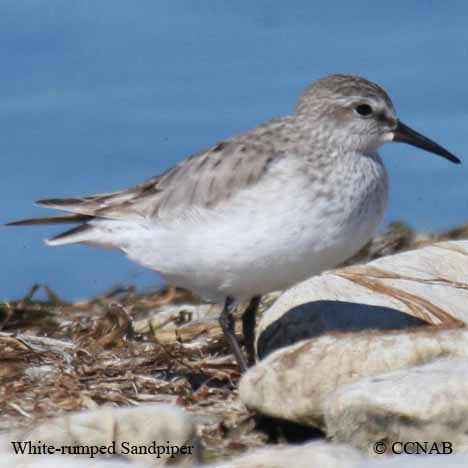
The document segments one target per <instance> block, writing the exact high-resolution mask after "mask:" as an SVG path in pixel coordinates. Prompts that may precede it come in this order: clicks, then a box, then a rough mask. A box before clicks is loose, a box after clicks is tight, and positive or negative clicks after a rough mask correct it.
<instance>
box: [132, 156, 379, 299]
mask: <svg viewBox="0 0 468 468" xmlns="http://www.w3.org/2000/svg"><path fill="white" fill-rule="evenodd" d="M301 164H302V167H301ZM327 185H328V188H329V189H330V190H325V189H324V186H323V185H322V184H321V182H319V181H317V180H315V179H313V180H311V178H310V176H308V175H307V174H306V173H305V171H304V167H303V161H302V162H301V161H295V160H294V159H289V158H285V159H284V161H283V163H281V164H279V165H278V166H277V167H276V168H275V170H274V171H272V172H271V173H270V174H269V175H268V176H265V177H264V180H262V181H261V182H260V183H258V184H256V185H255V186H253V187H252V188H250V189H245V190H243V191H240V192H239V193H238V194H237V195H235V196H234V197H232V198H231V199H229V200H228V201H226V202H225V203H223V204H221V205H219V206H218V207H217V208H216V209H214V210H205V209H204V210H197V211H193V212H191V213H190V216H186V217H184V218H182V219H179V220H175V221H171V222H170V223H165V224H161V223H159V224H157V223H155V224H152V225H145V226H139V227H135V233H134V234H133V236H132V238H133V241H131V242H128V246H127V248H126V249H125V250H126V252H127V254H128V256H129V257H130V258H131V259H133V260H135V261H137V262H139V263H141V264H143V265H145V266H146V267H149V268H151V269H154V270H156V271H159V272H160V273H161V274H162V275H163V276H165V277H166V278H167V279H168V280H169V281H171V282H172V283H174V284H177V285H180V286H183V287H186V288H188V289H191V290H192V291H194V292H196V293H198V294H200V295H201V296H203V297H205V298H207V299H210V300H215V301H221V300H223V299H224V298H225V297H226V296H227V295H230V296H233V297H235V298H236V299H239V300H244V299H248V298H250V297H252V296H254V295H257V294H264V293H266V292H269V291H273V290H279V289H284V288H286V287H288V286H290V285H292V284H294V283H297V282H298V281H302V280H303V279H306V278H307V277H309V276H312V275H314V274H318V273H320V272H322V271H323V270H325V269H329V268H333V267H335V266H336V265H338V264H339V263H341V262H343V261H345V260H346V259H347V258H349V257H350V256H352V255H353V254H354V253H355V252H356V251H357V250H359V249H360V248H361V247H362V246H363V245H364V244H365V243H366V242H367V241H368V240H369V239H370V237H371V236H372V234H373V233H374V231H375V229H376V228H377V227H378V225H379V224H380V222H381V220H382V217H383V214H384V211H385V206H386V201H387V177H386V173H385V169H384V167H383V164H382V162H381V160H380V158H379V157H378V156H377V155H375V156H373V157H364V156H362V155H356V154H350V155H347V156H343V158H342V160H340V163H339V167H336V168H335V170H334V171H333V177H332V178H331V179H328V180H326V184H325V188H327Z"/></svg>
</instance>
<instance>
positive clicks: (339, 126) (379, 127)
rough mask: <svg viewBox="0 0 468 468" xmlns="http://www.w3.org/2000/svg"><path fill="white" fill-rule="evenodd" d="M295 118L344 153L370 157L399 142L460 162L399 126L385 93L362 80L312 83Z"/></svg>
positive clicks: (348, 77)
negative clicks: (359, 153)
mask: <svg viewBox="0 0 468 468" xmlns="http://www.w3.org/2000/svg"><path fill="white" fill-rule="evenodd" d="M296 115H297V116H298V117H299V118H304V119H305V120H306V121H307V120H308V121H310V122H313V128H314V129H316V130H315V131H316V132H317V133H319V134H320V138H321V139H322V140H323V139H327V138H328V139H329V140H330V141H329V143H330V144H332V145H339V146H340V147H341V148H342V149H343V150H345V151H346V150H348V151H358V152H362V153H364V154H372V153H375V152H376V151H377V149H378V148H379V147H380V146H381V145H383V144H384V143H389V142H403V143H407V144H409V145H413V146H417V147H418V148H421V149H423V150H426V151H429V152H431V153H434V154H437V155H439V156H442V157H444V158H446V159H448V160H449V161H452V162H454V163H460V160H459V159H458V158H457V157H456V156H454V155H453V154H452V153H450V152H449V151H447V150H446V149H445V148H443V147H442V146H440V145H438V144H437V143H435V142H434V141H432V140H430V139H429V138H427V137H425V136H424V135H421V134H420V133H418V132H416V131H415V130H413V129H411V128H410V127H408V126H407V125H405V124H404V123H402V122H401V121H400V120H399V119H398V117H397V114H396V112H395V108H394V107H393V103H392V101H391V99H390V98H389V96H388V95H387V93H386V92H385V91H384V90H383V89H382V88H381V87H380V86H378V85H376V84H375V83H372V82H371V81H369V80H366V79H365V78H361V77H358V76H353V75H331V76H327V77H325V78H322V79H320V80H318V81H316V82H315V83H312V85H311V86H309V88H307V89H306V91H305V92H304V93H303V95H302V96H301V97H300V99H299V102H298V104H297V107H296ZM315 136H317V135H315Z"/></svg>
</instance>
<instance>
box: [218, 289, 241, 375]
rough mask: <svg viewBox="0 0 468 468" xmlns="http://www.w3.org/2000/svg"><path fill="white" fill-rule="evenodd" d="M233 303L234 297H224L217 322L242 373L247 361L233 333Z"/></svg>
mask: <svg viewBox="0 0 468 468" xmlns="http://www.w3.org/2000/svg"><path fill="white" fill-rule="evenodd" d="M233 305H234V299H233V298H232V297H230V296H228V297H226V300H225V302H224V308H223V311H222V312H221V315H220V316H219V324H220V325H221V329H222V330H223V333H224V336H225V337H226V340H227V342H228V343H229V347H230V348H231V351H232V353H233V354H234V356H235V357H236V361H237V364H239V368H240V371H241V372H242V373H243V372H245V371H246V370H247V361H246V359H245V356H244V355H243V354H242V351H241V349H240V346H239V342H238V341H237V338H236V333H235V320H234V316H233V315H232V307H233Z"/></svg>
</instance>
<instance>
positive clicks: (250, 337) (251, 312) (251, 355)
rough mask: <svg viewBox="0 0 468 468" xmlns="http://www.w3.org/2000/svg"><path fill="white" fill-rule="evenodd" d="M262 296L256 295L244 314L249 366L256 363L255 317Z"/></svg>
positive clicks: (243, 321)
mask: <svg viewBox="0 0 468 468" xmlns="http://www.w3.org/2000/svg"><path fill="white" fill-rule="evenodd" d="M261 298H262V296H254V297H253V298H252V299H251V300H250V302H249V305H248V307H247V309H246V310H245V312H244V315H243V316H242V333H243V335H244V344H245V349H246V351H247V363H248V365H249V366H253V365H254V364H255V317H256V315H257V310H258V306H259V304H260V299H261Z"/></svg>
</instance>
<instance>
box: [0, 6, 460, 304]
mask: <svg viewBox="0 0 468 468" xmlns="http://www.w3.org/2000/svg"><path fill="white" fill-rule="evenodd" d="M467 24H468V3H467V2H463V1H459V2H456V1H452V2H420V1H402V0H398V1H397V0H395V1H393V2H386V3H384V2H370V1H369V2H330V1H329V0H327V1H315V2H311V1H310V0H296V1H292V2H275V1H273V0H271V1H258V0H257V1H256V2H252V1H248V0H243V1H240V0H236V1H235V2H233V1H229V2H228V1H219V0H218V1H213V0H197V1H191V0H186V1H174V0H166V1H163V0H158V1H157V2H156V1H154V0H146V1H145V0H139V1H138V2H129V1H123V0H122V1H117V0H100V1H99V2H95V1H84V0H80V1H79V2H70V1H66V0H61V1H59V0H24V1H21V0H2V1H1V2H0V44H1V49H0V57H1V72H0V128H1V131H0V163H1V169H2V179H1V180H2V182H1V184H0V196H1V199H2V200H3V203H2V211H1V216H0V221H2V222H4V221H8V220H11V219H16V218H18V217H20V218H21V217H29V216H37V215H42V214H44V213H47V211H45V210H41V209H39V208H36V207H34V206H32V204H31V202H32V201H33V200H36V199H40V198H44V197H49V196H54V197H60V196H71V195H83V194H92V193H96V192H104V191H112V190H116V189H120V188H125V187H126V186H129V185H131V184H135V183H138V182H140V181H142V180H144V179H145V178H147V177H149V176H151V175H154V174H157V173H158V172H160V171H163V170H164V169H166V168H167V167H169V166H171V165H172V164H174V163H175V162H176V161H178V160H180V159H182V158H184V157H186V156H187V155H189V154H190V153H193V152H195V151H198V150H200V149H202V148H204V147H207V146H209V145H211V144H213V143H214V142H216V141H219V140H221V139H223V138H225V137H227V136H229V135H231V134H232V133H235V132H239V131H241V130H244V129H248V128H249V127H252V126H255V125H256V124H258V123H260V122H262V121H263V120H266V119H268V118H271V117H274V116H278V115H282V114H285V113H288V112H290V111H291V109H292V108H293V106H294V103H295V100H296V98H297V96H298V95H299V94H300V92H301V91H302V89H303V88H304V87H305V86H306V85H307V84H308V83H309V82H310V81H312V80H314V79H316V78H318V77H320V76H322V75H325V74H329V73H333V72H351V73H356V74H360V75H363V76H366V77H368V78H370V79H372V80H375V81H377V82H378V83H380V84H381V85H383V86H384V87H385V88H387V89H388V91H389V93H390V95H391V96H392V98H393V100H394V103H395V106H396V108H397V110H398V111H399V114H400V117H401V118H402V120H403V121H404V122H406V123H407V124H409V125H411V126H413V127H414V128H416V129H417V130H419V131H421V132H423V133H425V134H427V135H428V136H430V137H432V138H434V139H436V140H437V141H438V142H440V143H441V144H443V145H444V146H447V147H448V148H449V149H450V150H451V151H453V152H454V153H455V154H457V155H459V156H460V158H461V159H464V160H465V161H466V163H465V165H464V166H461V167H460V166H455V165H452V164H450V163H448V162H447V161H445V160H443V159H440V158H437V157H435V156H431V155H429V154H427V153H424V152H422V151H419V150H417V149H415V148H409V147H408V148H407V147H404V146H403V145H389V146H387V147H385V148H384V149H383V150H382V153H383V155H384V157H385V160H386V162H387V164H388V168H389V171H390V175H391V183H392V187H391V188H392V190H391V201H390V207H389V212H388V216H387V222H389V221H394V220H405V221H408V222H410V223H411V224H412V225H413V226H414V227H416V228H417V229H428V230H438V229H443V228H448V227H451V226H454V225H457V224H460V223H463V222H467V221H468V186H467V176H468V131H467V130H468V97H467V82H468V81H467V80H468V28H467ZM59 230H60V228H55V227H36V228H23V229H19V228H0V251H1V252H2V257H1V258H2V268H1V273H0V299H10V298H14V297H19V296H21V295H23V294H24V293H25V292H26V291H27V289H28V288H29V287H30V286H31V284H32V283H34V282H37V281H40V282H43V283H47V284H48V285H50V286H51V287H52V288H54V289H55V290H57V292H58V293H59V294H61V295H63V296H64V297H65V298H67V299H76V298H82V297H89V296H92V295H94V294H99V293H102V292H104V291H106V290H107V289H108V288H110V287H111V286H113V285H115V284H129V283H136V284H138V285H142V286H150V285H155V284H159V283H160V281H161V280H160V278H159V277H158V276H157V275H156V274H154V273H151V272H147V271H145V270H143V269H142V268H140V267H138V266H136V265H134V264H132V263H130V262H128V261H127V260H126V259H125V258H124V256H123V255H121V254H119V253H117V252H111V251H104V250H98V249H91V248H87V247H82V246H70V247H63V248H55V249H52V248H46V247H45V246H44V245H43V243H42V241H41V239H42V238H45V237H48V236H50V235H52V234H54V233H57V232H58V231H59Z"/></svg>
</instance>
